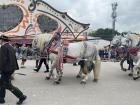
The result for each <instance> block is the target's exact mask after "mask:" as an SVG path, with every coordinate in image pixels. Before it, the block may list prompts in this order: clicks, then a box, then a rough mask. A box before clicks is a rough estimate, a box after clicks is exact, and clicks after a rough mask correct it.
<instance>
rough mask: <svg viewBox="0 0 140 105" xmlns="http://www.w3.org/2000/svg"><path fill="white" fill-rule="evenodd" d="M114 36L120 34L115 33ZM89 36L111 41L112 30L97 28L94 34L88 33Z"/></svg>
mask: <svg viewBox="0 0 140 105" xmlns="http://www.w3.org/2000/svg"><path fill="white" fill-rule="evenodd" d="M115 34H120V33H119V32H117V31H115ZM89 36H93V37H100V38H101V39H104V40H108V41H111V40H112V38H113V30H112V29H109V28H106V29H103V28H99V29H98V30H96V31H95V32H91V33H89Z"/></svg>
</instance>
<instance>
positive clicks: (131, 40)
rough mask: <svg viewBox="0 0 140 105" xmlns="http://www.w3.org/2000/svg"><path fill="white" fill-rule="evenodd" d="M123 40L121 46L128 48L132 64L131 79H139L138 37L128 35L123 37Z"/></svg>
mask: <svg viewBox="0 0 140 105" xmlns="http://www.w3.org/2000/svg"><path fill="white" fill-rule="evenodd" d="M124 37H125V39H124V40H122V45H123V46H127V47H129V52H130V56H131V58H132V59H133V62H134V68H133V72H132V74H133V79H134V80H136V79H138V78H139V74H140V50H139V49H140V45H139V44H140V36H139V35H136V34H128V35H125V36H124Z"/></svg>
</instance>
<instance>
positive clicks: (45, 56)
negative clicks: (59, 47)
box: [34, 50, 49, 72]
mask: <svg viewBox="0 0 140 105" xmlns="http://www.w3.org/2000/svg"><path fill="white" fill-rule="evenodd" d="M47 60H48V54H47V51H45V50H44V51H41V53H40V60H39V65H38V67H37V69H34V71H36V72H38V71H39V69H40V68H41V66H42V63H43V62H44V64H45V66H46V71H44V72H49V65H48V63H47Z"/></svg>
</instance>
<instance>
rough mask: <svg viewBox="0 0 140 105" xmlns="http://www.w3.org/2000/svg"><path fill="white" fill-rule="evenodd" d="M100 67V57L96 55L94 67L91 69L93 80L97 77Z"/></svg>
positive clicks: (96, 79) (95, 80)
mask: <svg viewBox="0 0 140 105" xmlns="http://www.w3.org/2000/svg"><path fill="white" fill-rule="evenodd" d="M100 67H101V59H100V57H97V58H96V61H95V68H94V70H93V75H94V79H93V81H94V82H97V81H98V79H99V73H100V69H101V68H100Z"/></svg>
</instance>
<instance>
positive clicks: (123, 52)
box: [111, 35, 131, 71]
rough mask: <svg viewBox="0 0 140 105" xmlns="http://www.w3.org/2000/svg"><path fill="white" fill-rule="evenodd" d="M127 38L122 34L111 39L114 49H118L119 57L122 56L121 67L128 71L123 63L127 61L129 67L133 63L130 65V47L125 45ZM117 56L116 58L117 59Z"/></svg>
mask: <svg viewBox="0 0 140 105" xmlns="http://www.w3.org/2000/svg"><path fill="white" fill-rule="evenodd" d="M125 40H126V38H125V37H124V36H122V35H116V36H114V37H113V39H112V41H111V47H112V49H113V50H115V51H116V53H117V55H116V56H117V58H119V59H120V58H121V61H120V66H121V69H122V70H123V71H126V70H127V69H126V68H124V67H123V63H124V62H125V61H127V63H128V64H129V67H128V69H131V65H130V63H129V62H130V60H131V59H130V57H129V55H128V47H126V46H125V45H126V44H125V43H124V42H125ZM117 58H116V59H117Z"/></svg>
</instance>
